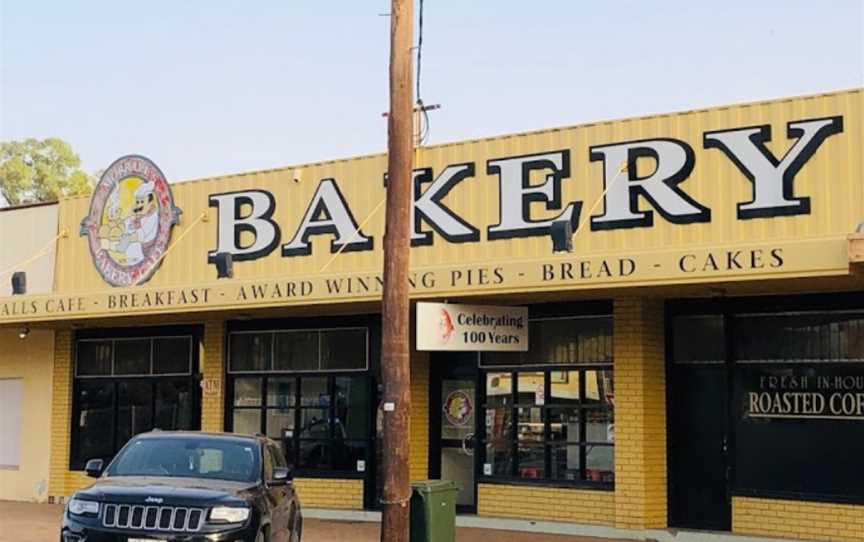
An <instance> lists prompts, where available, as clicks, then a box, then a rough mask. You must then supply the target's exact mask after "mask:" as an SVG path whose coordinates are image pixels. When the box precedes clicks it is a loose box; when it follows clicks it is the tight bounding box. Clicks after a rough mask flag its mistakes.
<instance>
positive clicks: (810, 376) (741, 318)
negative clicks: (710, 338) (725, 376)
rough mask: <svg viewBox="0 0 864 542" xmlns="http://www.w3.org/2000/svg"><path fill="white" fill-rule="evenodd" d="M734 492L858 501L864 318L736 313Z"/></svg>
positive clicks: (863, 436)
mask: <svg viewBox="0 0 864 542" xmlns="http://www.w3.org/2000/svg"><path fill="white" fill-rule="evenodd" d="M734 329H735V335H734V338H733V341H734V346H733V348H734V352H735V360H734V367H733V374H734V378H733V396H732V404H733V405H735V408H736V412H735V423H734V425H733V430H734V432H735V440H736V443H737V444H736V446H735V456H734V460H735V465H736V472H735V488H736V490H738V491H741V492H745V493H759V492H774V493H787V494H801V495H814V496H816V497H832V496H833V497H839V498H862V497H864V490H862V488H861V483H860V475H861V469H862V460H861V458H862V457H864V312H812V313H791V314H789V313H787V314H772V315H761V314H760V315H738V316H735V322H734Z"/></svg>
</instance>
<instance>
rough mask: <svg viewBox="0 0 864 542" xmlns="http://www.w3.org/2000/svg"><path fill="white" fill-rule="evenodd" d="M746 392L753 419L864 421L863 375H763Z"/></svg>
mask: <svg viewBox="0 0 864 542" xmlns="http://www.w3.org/2000/svg"><path fill="white" fill-rule="evenodd" d="M758 386H759V389H758V391H749V392H747V394H746V401H747V403H746V407H745V408H746V415H747V416H748V417H750V418H754V419H760V418H761V419H764V418H780V419H782V418H787V419H799V420H806V419H829V420H864V375H839V374H838V375H823V376H809V375H808V376H791V375H789V376H777V375H762V376H759V379H758Z"/></svg>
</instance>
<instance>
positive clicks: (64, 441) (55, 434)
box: [48, 330, 90, 499]
mask: <svg viewBox="0 0 864 542" xmlns="http://www.w3.org/2000/svg"><path fill="white" fill-rule="evenodd" d="M72 370H73V338H72V331H70V330H59V331H57V332H56V333H55V334H54V375H53V379H52V380H53V382H52V389H51V455H50V457H51V460H50V461H51V462H50V468H49V472H50V474H49V478H48V497H49V498H54V499H57V498H58V497H66V496H68V495H71V494H72V493H73V492H74V491H75V490H77V489H79V488H81V487H83V486H85V485H87V484H88V483H89V480H90V479H89V478H87V477H86V476H85V475H84V474H83V473H80V472H70V471H69V453H70V448H71V445H72V427H71V422H72Z"/></svg>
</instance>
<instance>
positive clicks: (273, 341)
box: [225, 326, 372, 375]
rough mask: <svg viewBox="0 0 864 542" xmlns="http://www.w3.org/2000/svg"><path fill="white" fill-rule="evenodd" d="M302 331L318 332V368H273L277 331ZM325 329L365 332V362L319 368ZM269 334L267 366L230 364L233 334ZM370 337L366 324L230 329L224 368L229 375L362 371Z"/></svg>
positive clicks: (368, 356)
mask: <svg viewBox="0 0 864 542" xmlns="http://www.w3.org/2000/svg"><path fill="white" fill-rule="evenodd" d="M304 331H307V332H308V331H314V332H317V333H318V369H300V370H285V369H278V370H277V369H274V368H273V367H274V361H275V357H276V335H277V334H279V333H299V332H304ZM326 331H363V332H365V337H364V339H365V341H366V349H365V350H366V351H365V356H366V359H365V363H364V367H362V368H355V369H322V368H321V340H322V336H323V332H326ZM263 334H269V335H270V360H269V368H268V369H262V370H246V369H243V370H238V369H234V368H233V366H232V361H233V360H232V359H231V358H232V355H231V352H232V349H231V337H233V336H234V335H263ZM370 339H371V337H370V333H369V327H368V326H345V327H309V328H283V329H280V328H262V329H242V330H232V331H229V332H228V333H227V336H226V340H225V342H226V349H225V350H226V356H225V359H226V363H225V370H226V373H227V374H229V375H238V374H262V375H271V374H273V375H279V374H282V375H293V374H302V373H306V374H319V373H327V374H329V373H337V372H338V373H363V372H367V371H369V368H370V358H371V350H372V349H371V345H370V343H371V340H370Z"/></svg>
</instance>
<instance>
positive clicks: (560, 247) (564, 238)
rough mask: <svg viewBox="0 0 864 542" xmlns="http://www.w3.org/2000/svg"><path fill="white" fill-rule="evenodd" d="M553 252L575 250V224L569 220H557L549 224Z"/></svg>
mask: <svg viewBox="0 0 864 542" xmlns="http://www.w3.org/2000/svg"><path fill="white" fill-rule="evenodd" d="M549 236H550V237H552V252H573V224H571V223H570V221H569V220H556V221H555V222H553V223H552V225H551V226H549Z"/></svg>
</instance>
